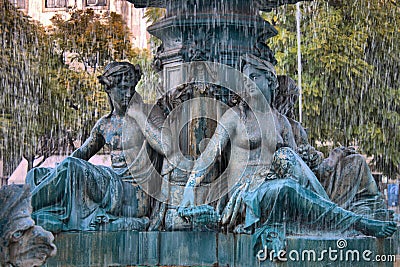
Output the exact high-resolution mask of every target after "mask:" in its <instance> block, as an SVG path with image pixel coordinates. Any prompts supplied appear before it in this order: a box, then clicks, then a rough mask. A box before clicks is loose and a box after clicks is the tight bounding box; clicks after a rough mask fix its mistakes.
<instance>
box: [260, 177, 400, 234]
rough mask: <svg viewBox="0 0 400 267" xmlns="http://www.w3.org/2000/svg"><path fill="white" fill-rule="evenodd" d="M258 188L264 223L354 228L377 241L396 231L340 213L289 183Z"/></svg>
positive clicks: (389, 224)
mask: <svg viewBox="0 0 400 267" xmlns="http://www.w3.org/2000/svg"><path fill="white" fill-rule="evenodd" d="M261 187H263V188H262V189H261V190H262V191H263V192H264V193H263V197H262V199H261V202H260V211H261V213H262V216H263V217H264V218H262V220H263V221H265V222H267V223H281V222H285V221H297V222H299V223H301V224H302V225H303V226H306V227H309V228H314V229H315V228H317V229H323V230H346V229H349V228H351V227H355V229H356V230H359V231H361V232H362V233H364V234H367V235H373V236H378V237H384V236H390V235H392V234H393V233H394V232H395V231H396V229H397V228H396V224H395V223H393V222H385V221H378V220H370V219H366V218H362V217H361V216H360V215H357V214H355V213H353V212H350V211H347V210H344V209H342V208H340V207H339V206H338V205H336V204H335V203H333V202H331V201H329V200H327V199H325V198H323V197H321V196H319V195H318V194H316V193H314V192H312V191H310V190H308V189H306V188H304V187H303V186H301V185H300V184H299V183H297V182H296V181H294V180H292V179H277V180H270V181H267V182H265V183H264V184H263V185H262V186H261ZM253 210H254V209H253Z"/></svg>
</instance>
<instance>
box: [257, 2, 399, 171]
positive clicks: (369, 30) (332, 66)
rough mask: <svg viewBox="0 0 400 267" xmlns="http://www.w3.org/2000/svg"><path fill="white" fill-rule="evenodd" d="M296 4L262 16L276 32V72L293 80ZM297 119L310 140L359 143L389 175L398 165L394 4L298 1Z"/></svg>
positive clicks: (396, 16) (396, 9)
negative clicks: (299, 87) (299, 73)
mask: <svg viewBox="0 0 400 267" xmlns="http://www.w3.org/2000/svg"><path fill="white" fill-rule="evenodd" d="M295 11H296V10H295V7H294V6H286V7H282V8H279V9H278V10H276V12H274V13H268V14H263V16H264V17H265V18H266V19H267V20H269V21H272V22H273V24H275V25H276V28H278V30H279V35H278V36H277V37H275V38H272V39H271V41H270V46H271V47H272V49H273V50H275V52H276V57H277V59H278V62H279V63H278V65H279V66H278V71H279V72H280V73H284V74H288V75H290V76H292V77H295V78H297V54H296V52H297V44H296V28H295V25H296V22H295ZM301 13H302V17H301V35H302V37H301V40H302V43H301V51H302V71H303V74H302V89H303V107H302V108H303V114H304V116H303V118H304V119H303V125H305V126H306V128H307V129H308V132H309V135H310V137H311V139H312V141H313V142H316V141H328V143H330V144H333V145H338V144H341V145H357V146H359V147H360V149H361V150H362V152H364V153H366V154H368V155H373V156H374V159H375V163H376V166H377V168H378V169H379V170H381V171H384V172H385V173H386V174H389V175H391V176H392V177H394V172H395V169H396V166H398V165H399V163H400V153H399V147H400V146H399V145H400V132H399V130H400V113H399V111H400V90H399V89H400V83H399V74H398V73H399V67H400V60H399V55H400V47H399V45H398V42H399V40H400V38H399V36H400V31H399V25H400V8H399V7H398V6H396V5H395V2H394V1H386V0H371V1H356V0H352V1H314V2H303V3H302V4H301Z"/></svg>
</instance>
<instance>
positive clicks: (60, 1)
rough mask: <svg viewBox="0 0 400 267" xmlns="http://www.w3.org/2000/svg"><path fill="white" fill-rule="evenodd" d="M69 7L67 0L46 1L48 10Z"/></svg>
mask: <svg viewBox="0 0 400 267" xmlns="http://www.w3.org/2000/svg"><path fill="white" fill-rule="evenodd" d="M62 7H67V0H46V8H62Z"/></svg>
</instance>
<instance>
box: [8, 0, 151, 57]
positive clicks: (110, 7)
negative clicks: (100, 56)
mask: <svg viewBox="0 0 400 267" xmlns="http://www.w3.org/2000/svg"><path fill="white" fill-rule="evenodd" d="M10 1H11V2H12V3H13V4H14V5H15V6H16V7H18V8H19V9H20V10H21V11H22V12H24V13H25V14H26V15H28V16H29V17H31V18H32V19H33V20H36V21H39V22H40V23H41V24H42V25H43V26H50V25H51V20H50V19H51V18H52V17H53V16H54V15H56V14H60V15H61V16H62V17H63V18H64V19H65V20H67V19H69V16H70V15H69V14H70V12H69V11H71V10H74V9H82V10H84V9H87V8H90V9H93V10H95V11H96V12H98V13H99V14H102V13H104V12H115V13H118V14H121V15H122V17H123V19H124V20H125V22H126V24H127V25H128V27H129V29H130V31H131V38H132V40H131V41H132V44H133V46H134V47H138V48H141V49H143V48H149V44H148V40H149V37H150V36H149V34H148V33H147V30H146V28H147V24H146V20H145V19H144V18H143V16H144V12H145V9H143V8H141V9H139V8H135V7H134V5H133V4H131V3H129V2H128V1H125V0H10Z"/></svg>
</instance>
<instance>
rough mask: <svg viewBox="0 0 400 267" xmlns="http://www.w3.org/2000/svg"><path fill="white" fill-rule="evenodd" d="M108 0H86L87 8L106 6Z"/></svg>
mask: <svg viewBox="0 0 400 267" xmlns="http://www.w3.org/2000/svg"><path fill="white" fill-rule="evenodd" d="M106 5H107V0H86V6H88V7H90V6H106Z"/></svg>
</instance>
